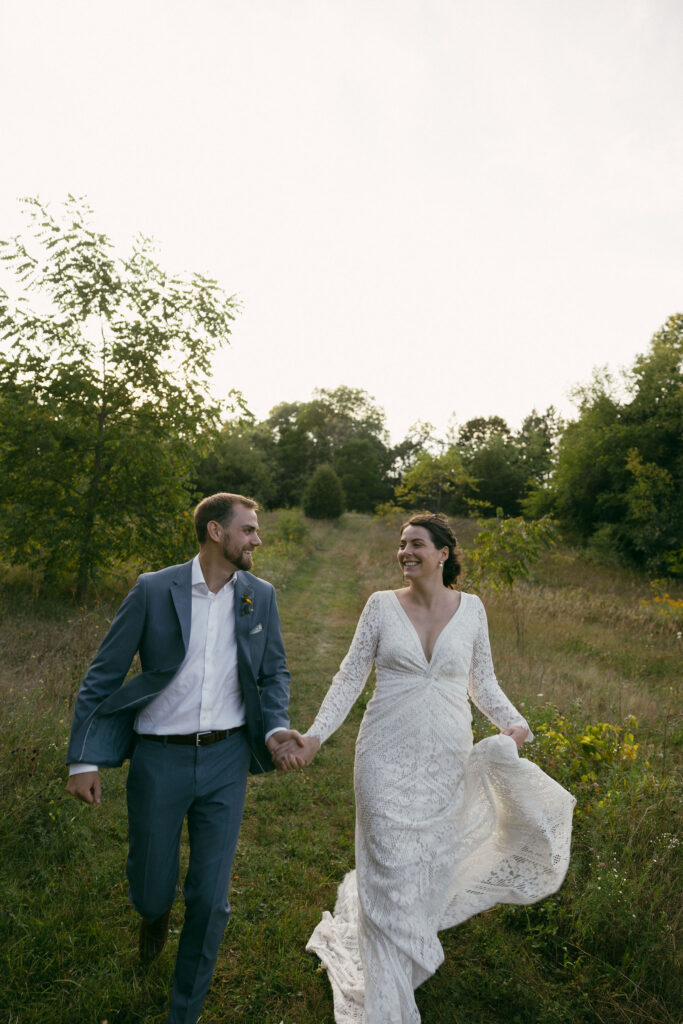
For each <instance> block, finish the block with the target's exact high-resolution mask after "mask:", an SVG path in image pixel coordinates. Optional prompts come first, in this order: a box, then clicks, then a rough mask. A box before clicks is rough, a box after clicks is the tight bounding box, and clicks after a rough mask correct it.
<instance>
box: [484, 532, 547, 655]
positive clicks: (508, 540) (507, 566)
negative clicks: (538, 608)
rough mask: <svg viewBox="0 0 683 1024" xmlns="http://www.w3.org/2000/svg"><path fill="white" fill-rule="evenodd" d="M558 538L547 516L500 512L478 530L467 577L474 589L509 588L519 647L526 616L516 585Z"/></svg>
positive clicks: (522, 641) (527, 574)
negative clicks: (508, 515)
mask: <svg viewBox="0 0 683 1024" xmlns="http://www.w3.org/2000/svg"><path fill="white" fill-rule="evenodd" d="M557 538H558V534H557V527H556V525H555V523H554V522H553V521H552V520H551V519H549V518H548V517H544V518H543V519H538V520H536V521H535V522H530V521H529V520H527V519H522V518H521V517H516V518H513V519H504V518H503V516H502V515H501V514H500V512H499V514H498V516H497V517H496V518H495V519H493V520H488V521H486V522H484V523H483V528H482V529H481V531H480V532H479V533H478V534H477V539H476V544H475V548H474V550H473V551H472V554H471V556H470V557H471V561H470V565H469V568H468V580H469V581H470V582H471V583H472V586H474V587H475V588H476V589H478V588H480V587H482V586H490V587H493V589H494V590H506V591H507V592H508V594H509V595H510V597H511V600H512V606H513V610H514V615H515V629H516V634H517V646H518V648H519V649H520V650H521V649H522V646H523V643H524V631H525V618H524V605H523V603H522V602H521V601H520V599H519V596H518V592H517V591H516V590H515V585H516V584H517V583H518V582H519V581H520V580H526V579H528V578H529V575H530V573H531V568H532V566H533V565H534V564H535V563H536V562H537V561H538V559H539V558H540V557H541V554H542V552H543V551H544V550H545V549H547V548H549V547H551V546H552V545H553V544H555V543H556V541H557Z"/></svg>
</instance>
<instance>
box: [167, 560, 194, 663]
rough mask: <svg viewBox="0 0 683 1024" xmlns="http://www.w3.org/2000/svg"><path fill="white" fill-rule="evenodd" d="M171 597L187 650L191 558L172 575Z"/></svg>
mask: <svg viewBox="0 0 683 1024" xmlns="http://www.w3.org/2000/svg"><path fill="white" fill-rule="evenodd" d="M171 598H172V600H173V604H174V606H175V610H176V615H177V616H178V621H179V622H180V631H181V633H182V636H183V646H184V648H185V650H186V651H187V646H188V644H189V642H190V626H191V625H192V560H190V561H189V562H185V564H184V565H181V566H180V568H179V569H178V572H177V574H176V575H175V576H174V577H173V579H172V581H171Z"/></svg>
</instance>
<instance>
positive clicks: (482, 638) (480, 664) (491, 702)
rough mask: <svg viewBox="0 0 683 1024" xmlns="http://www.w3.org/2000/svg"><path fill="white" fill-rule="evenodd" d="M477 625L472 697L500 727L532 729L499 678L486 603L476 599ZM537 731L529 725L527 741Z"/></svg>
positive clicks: (471, 674)
mask: <svg viewBox="0 0 683 1024" xmlns="http://www.w3.org/2000/svg"><path fill="white" fill-rule="evenodd" d="M477 618H478V628H477V632H476V635H475V638H474V651H473V653H472V664H471V666H470V673H469V682H468V686H467V691H468V693H469V695H470V697H471V699H472V701H473V702H474V703H475V704H476V705H477V707H478V708H479V710H480V711H482V712H483V713H484V714H485V715H486V717H487V718H490V719H491V721H492V722H493V724H494V725H497V726H498V728H499V729H507V728H509V726H511V725H521V726H522V727H523V728H525V729H529V723H528V722H527V720H526V719H525V718H523V717H522V715H520V713H519V711H517V709H516V708H515V706H514V705H513V704H512V703H511V702H510V701H509V700H508V699H507V697H506V696H505V694H504V693H503V691H502V690H501V688H500V686H499V685H498V680H497V679H496V675H495V672H494V671H493V659H492V657H491V644H490V642H489V629H488V623H487V620H486V611H485V610H484V605H483V604H482V603H481V601H479V600H478V599H477ZM533 738H534V734H533V733H532V731H531V729H529V735H528V736H527V737H526V739H525V741H524V742H525V743H529V742H531V740H533Z"/></svg>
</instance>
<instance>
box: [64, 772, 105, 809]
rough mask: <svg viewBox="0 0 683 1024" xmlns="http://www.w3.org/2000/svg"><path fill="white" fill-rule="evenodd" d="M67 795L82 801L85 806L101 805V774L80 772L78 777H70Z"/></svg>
mask: <svg viewBox="0 0 683 1024" xmlns="http://www.w3.org/2000/svg"><path fill="white" fill-rule="evenodd" d="M66 791H67V793H71V796H75V797H76V799H77V800H82V801H83V803H85V804H99V803H101V802H102V783H101V781H100V773H99V772H80V773H79V774H77V775H70V776H69V780H68V782H67V784H66Z"/></svg>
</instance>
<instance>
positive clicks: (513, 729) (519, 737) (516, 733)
mask: <svg viewBox="0 0 683 1024" xmlns="http://www.w3.org/2000/svg"><path fill="white" fill-rule="evenodd" d="M501 735H502V736H512V738H513V740H514V741H515V743H516V744H517V749H518V750H519V748H520V747H521V745H522V743H524V740H525V739H526V738H527V736H528V735H529V730H528V729H525V728H524V726H522V725H511V726H509V727H508V728H507V729H503V731H502V733H501Z"/></svg>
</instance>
